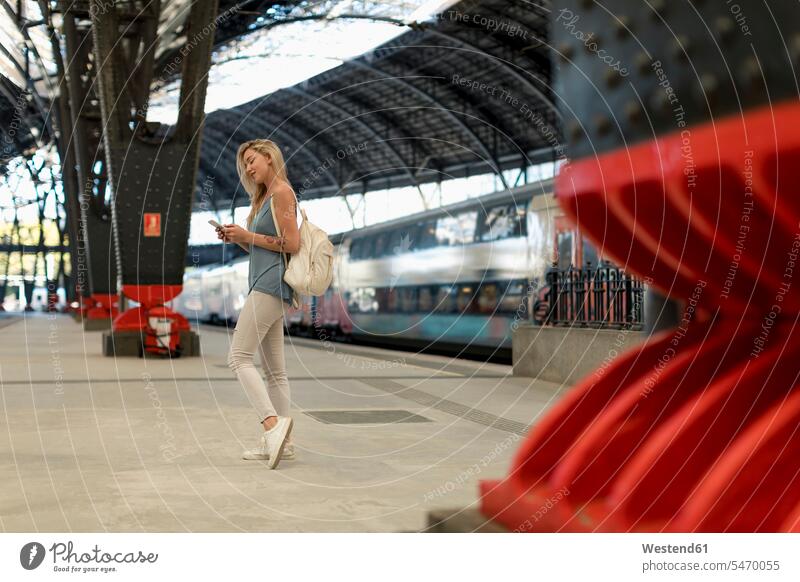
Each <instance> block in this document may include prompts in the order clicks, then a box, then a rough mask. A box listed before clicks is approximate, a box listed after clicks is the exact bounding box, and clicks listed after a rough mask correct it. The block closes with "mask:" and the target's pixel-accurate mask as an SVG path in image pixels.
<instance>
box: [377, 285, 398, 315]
mask: <svg viewBox="0 0 800 582" xmlns="http://www.w3.org/2000/svg"><path fill="white" fill-rule="evenodd" d="M375 300H376V302H377V304H378V313H394V312H396V311H397V289H389V288H388V287H380V288H378V289H376V290H375Z"/></svg>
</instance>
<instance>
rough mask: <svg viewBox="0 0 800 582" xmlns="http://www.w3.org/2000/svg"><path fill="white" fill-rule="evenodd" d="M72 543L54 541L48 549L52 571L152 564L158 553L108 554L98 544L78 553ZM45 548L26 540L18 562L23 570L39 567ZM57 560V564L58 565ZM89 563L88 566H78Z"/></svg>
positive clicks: (94, 570)
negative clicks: (51, 559) (111, 564)
mask: <svg viewBox="0 0 800 582" xmlns="http://www.w3.org/2000/svg"><path fill="white" fill-rule="evenodd" d="M72 548H73V545H72V542H71V541H70V542H67V543H66V544H63V543H61V542H57V543H55V544H53V545H52V546H50V549H49V550H47V551H49V552H50V554H51V555H52V556H53V564H54V566H53V571H54V572H81V573H84V574H85V573H88V572H103V573H108V572H115V571H116V570H117V568H116V567H115V566H105V565H100V566H95V565H91V564H110V563H113V564H136V563H140V564H147V563H150V564H153V563H155V561H156V560H158V554H153V553H149V554H144V553H142V551H141V550H140V551H138V552H136V553H134V552H127V553H125V552H116V553H108V552H104V551H102V550H101V549H100V547H99V546H97V544H95V546H94V547H93V548H92V549H91V550H90V551H88V552H83V553H81V554H77V553H75V552H74V551H72ZM46 553H47V552H46V551H45V548H44V546H43V545H42V544H40V543H39V542H29V543H27V544H25V545H24V546H22V549H21V550H20V552H19V562H20V564H21V565H22V567H23V568H25V569H26V570H34V569H36V568H38V567H39V566H40V565H41V564H42V562H43V561H44V558H45V554H46ZM59 562H60V564H59ZM80 564H90V565H80Z"/></svg>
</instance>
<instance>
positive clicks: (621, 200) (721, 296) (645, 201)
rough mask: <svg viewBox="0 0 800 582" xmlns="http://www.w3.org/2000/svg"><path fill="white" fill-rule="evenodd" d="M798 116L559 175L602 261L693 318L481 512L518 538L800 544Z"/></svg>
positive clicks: (766, 114)
mask: <svg viewBox="0 0 800 582" xmlns="http://www.w3.org/2000/svg"><path fill="white" fill-rule="evenodd" d="M799 127H800V104H798V103H797V102H789V103H783V104H781V105H779V106H773V107H765V108H762V109H757V110H753V111H750V112H747V113H746V114H744V115H741V116H734V117H730V118H727V119H723V120H716V121H715V122H713V123H708V124H705V125H702V126H698V127H692V128H689V129H687V130H685V131H683V132H680V133H675V134H671V135H668V136H664V137H662V138H659V139H656V140H655V141H652V142H650V143H646V144H641V145H637V146H635V147H631V148H629V149H627V150H624V151H615V152H612V153H609V154H605V155H602V156H600V157H598V158H595V159H583V160H580V161H578V162H577V163H573V164H570V165H569V166H567V167H565V168H564V170H563V171H562V172H561V174H560V175H559V176H558V178H557V181H556V194H557V197H558V200H559V203H560V204H561V205H562V207H563V208H564V209H565V211H566V212H567V213H568V214H569V215H570V216H571V217H572V218H573V219H574V220H575V222H576V223H578V224H579V225H580V227H581V228H582V230H583V232H584V233H586V234H587V235H588V236H589V237H590V238H591V239H592V240H593V242H594V243H595V244H596V245H597V246H598V247H599V248H600V249H601V252H602V253H603V254H604V255H606V256H608V257H610V258H612V259H614V260H615V262H617V263H618V264H621V265H625V268H626V270H629V271H631V272H634V273H636V274H638V275H640V276H642V277H650V278H652V280H653V286H654V287H656V288H658V289H660V290H661V291H662V292H663V293H664V294H669V295H670V296H672V297H674V298H677V299H683V300H685V301H686V310H685V311H684V319H683V320H682V321H681V324H680V326H679V327H678V328H676V329H674V330H668V331H665V332H662V333H660V334H658V335H654V336H651V337H650V338H648V340H647V341H645V342H644V343H643V344H642V345H641V346H638V347H636V348H634V349H633V350H631V351H629V352H628V353H627V354H625V355H624V356H621V357H620V358H619V359H617V360H616V361H615V362H614V363H613V364H612V365H611V366H610V367H609V368H608V369H605V370H603V369H600V370H598V371H596V372H594V373H592V374H590V375H589V376H587V377H586V378H584V379H583V380H582V381H581V382H580V383H579V384H578V385H577V386H576V387H574V388H573V389H572V390H571V392H570V393H568V394H567V396H566V397H564V398H563V399H562V400H561V401H560V402H559V403H558V404H557V405H556V406H554V407H553V409H551V410H550V412H549V413H548V414H547V415H546V416H545V417H544V418H543V419H542V420H541V421H539V423H538V424H537V425H536V427H535V428H534V429H533V430H532V431H531V433H530V434H529V435H528V437H527V439H526V441H525V442H524V443H523V446H522V447H521V448H520V450H519V451H518V452H517V454H516V456H515V458H514V461H513V463H512V467H511V470H510V473H509V475H508V476H507V477H506V478H505V479H503V480H501V481H483V482H481V484H480V490H481V511H482V512H483V514H484V515H486V516H487V517H489V518H492V519H494V520H496V521H498V522H500V523H502V524H503V525H505V526H506V527H508V528H509V529H511V530H514V531H681V532H686V531H743V532H749V531H800V477H799V475H800V434H798V429H800V390H797V389H796V386H797V385H798V378H799V377H800V338H798V335H799V334H798V332H797V331H796V330H795V326H796V323H797V319H798V317H800V293H797V290H796V288H797V286H798V285H800V281H794V275H795V271H797V272H798V274H799V275H800V269H798V267H800V262H798V259H800V257H798V253H799V252H800V195H798V194H799V193H800V131H798V128H799Z"/></svg>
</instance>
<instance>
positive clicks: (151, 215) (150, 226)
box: [144, 212, 161, 236]
mask: <svg viewBox="0 0 800 582" xmlns="http://www.w3.org/2000/svg"><path fill="white" fill-rule="evenodd" d="M144 236H161V213H160V212H145V213H144Z"/></svg>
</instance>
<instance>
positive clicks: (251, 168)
mask: <svg viewBox="0 0 800 582" xmlns="http://www.w3.org/2000/svg"><path fill="white" fill-rule="evenodd" d="M244 164H245V165H244V167H245V172H246V173H247V175H248V176H250V177H251V178H252V179H253V180H255V182H256V184H264V183H266V181H267V175H268V174H269V166H270V160H269V158H268V157H267V156H265V155H264V154H262V153H259V152H257V151H255V150H254V149H252V148H248V149H247V150H245V152H244Z"/></svg>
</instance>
